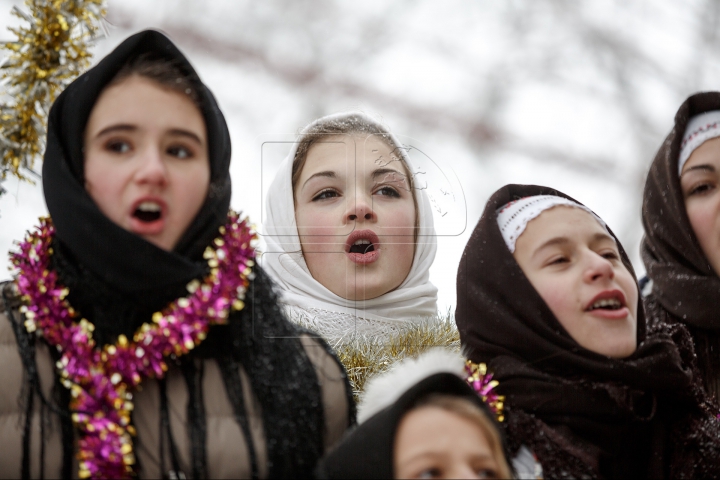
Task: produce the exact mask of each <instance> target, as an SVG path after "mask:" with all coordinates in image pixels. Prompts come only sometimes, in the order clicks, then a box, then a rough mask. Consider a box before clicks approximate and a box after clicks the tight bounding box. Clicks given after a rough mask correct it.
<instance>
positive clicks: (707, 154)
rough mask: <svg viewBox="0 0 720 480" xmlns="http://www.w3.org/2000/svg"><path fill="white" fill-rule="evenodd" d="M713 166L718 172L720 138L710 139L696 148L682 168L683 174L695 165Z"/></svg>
mask: <svg viewBox="0 0 720 480" xmlns="http://www.w3.org/2000/svg"><path fill="white" fill-rule="evenodd" d="M708 164H709V165H713V166H715V167H716V171H720V168H717V167H718V166H720V137H716V138H711V139H710V140H707V141H706V142H704V143H703V144H702V145H700V146H699V147H697V148H696V149H695V150H694V151H693V152H692V154H691V155H690V158H688V161H687V162H686V163H685V165H684V166H683V172H684V171H686V170H687V169H688V168H690V167H694V166H697V165H708Z"/></svg>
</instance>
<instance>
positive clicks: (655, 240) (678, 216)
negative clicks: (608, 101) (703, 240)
mask: <svg viewBox="0 0 720 480" xmlns="http://www.w3.org/2000/svg"><path fill="white" fill-rule="evenodd" d="M711 110H720V92H704V93H698V94H695V95H693V96H691V97H689V98H688V99H687V100H685V102H683V104H682V105H681V106H680V108H679V109H678V112H677V114H676V115H675V126H674V127H673V129H672V131H671V132H670V134H669V135H668V136H667V138H666V139H665V142H663V144H662V146H661V147H660V150H659V151H658V153H657V155H656V156H655V160H654V161H653V163H652V166H651V167H650V172H649V173H648V177H647V182H646V183H645V192H644V194H643V212H642V213H643V227H644V228H645V237H644V238H643V242H642V247H641V251H642V259H643V262H644V263H645V267H646V268H647V273H648V277H650V279H652V281H653V287H652V294H651V295H650V297H649V298H648V299H647V303H648V313H649V314H651V315H652V317H653V318H651V320H660V321H663V320H664V321H674V322H681V323H684V324H686V325H688V327H689V329H690V332H691V333H692V335H693V338H694V340H695V347H696V351H697V354H698V357H699V365H700V369H701V371H702V375H703V377H704V379H705V382H706V386H707V387H710V388H713V390H715V388H714V387H715V385H714V383H715V382H717V380H718V379H719V377H720V339H719V338H720V277H718V274H717V273H716V272H715V270H714V269H713V267H712V266H711V265H710V262H708V259H707V258H706V257H705V254H704V253H703V251H702V248H701V247H700V244H699V243H698V240H697V238H696V237H695V233H694V232H693V229H692V226H691V225H690V220H689V219H688V216H687V211H686V210H685V199H684V198H683V193H682V189H681V187H680V177H679V174H678V159H679V156H680V146H681V143H682V138H683V135H684V134H685V128H686V127H687V124H688V121H689V120H690V119H691V118H692V117H694V116H695V115H699V114H701V113H704V112H708V111H711ZM715 393H716V394H717V393H718V392H717V391H716V392H715Z"/></svg>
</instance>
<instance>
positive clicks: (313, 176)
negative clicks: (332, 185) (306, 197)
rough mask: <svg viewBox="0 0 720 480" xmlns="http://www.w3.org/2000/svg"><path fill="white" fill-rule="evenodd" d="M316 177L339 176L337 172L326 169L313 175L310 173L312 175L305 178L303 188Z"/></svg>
mask: <svg viewBox="0 0 720 480" xmlns="http://www.w3.org/2000/svg"><path fill="white" fill-rule="evenodd" d="M315 177H327V178H337V174H336V173H335V172H333V171H332V170H325V171H322V172H317V173H313V174H312V175H310V177H308V179H307V180H305V183H303V186H302V188H305V185H307V183H308V182H309V181H310V180H312V179H313V178H315Z"/></svg>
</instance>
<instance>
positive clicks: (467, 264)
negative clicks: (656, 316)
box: [455, 185, 694, 476]
mask: <svg viewBox="0 0 720 480" xmlns="http://www.w3.org/2000/svg"><path fill="white" fill-rule="evenodd" d="M534 195H555V196H559V197H563V198H567V199H570V200H572V201H574V202H577V201H576V200H574V199H572V198H570V197H568V196H567V195H565V194H563V193H561V192H558V191H556V190H553V189H550V188H547V187H539V186H533V185H507V186H505V187H503V188H501V189H500V190H498V191H497V192H495V194H494V195H493V196H492V197H491V198H490V200H489V201H488V203H487V206H486V208H485V211H484V213H483V215H482V217H481V219H480V221H479V223H478V225H477V227H476V228H475V230H474V232H473V234H472V235H471V237H470V240H469V241H468V244H467V246H466V248H465V251H464V253H463V256H462V259H461V261H460V267H459V271H458V280H457V299H458V306H457V310H456V313H455V320H456V322H457V325H458V329H459V331H460V338H461V343H462V345H463V348H464V349H465V350H466V351H467V352H468V356H469V358H470V359H471V360H472V361H474V362H485V363H487V364H488V367H489V369H490V371H492V372H493V373H494V375H495V379H497V380H498V381H499V382H500V385H499V387H498V392H499V393H503V394H505V395H506V396H507V400H506V406H507V408H508V409H509V412H512V411H515V412H521V413H523V414H529V415H531V416H534V417H535V418H536V419H539V420H540V421H541V422H543V423H544V424H546V425H550V426H555V427H559V428H560V429H561V430H569V431H570V432H571V434H572V435H573V436H577V437H579V438H581V439H583V440H584V441H585V442H586V443H588V444H590V445H594V446H596V447H598V448H599V452H596V454H599V458H600V462H601V465H600V466H599V469H600V471H599V472H598V470H597V469H595V468H589V469H587V470H583V465H582V462H581V464H579V465H575V466H573V465H572V462H570V461H569V460H568V461H567V462H566V461H565V460H564V459H561V458H547V457H545V458H543V457H542V456H541V455H542V452H539V451H536V453H538V455H539V456H541V458H540V461H541V463H542V464H543V467H544V468H546V472H545V473H546V474H548V475H549V476H558V475H564V474H567V472H572V475H575V476H582V475H591V476H592V475H593V472H594V474H595V475H598V474H602V475H610V476H612V475H618V474H620V472H622V473H624V474H625V475H627V474H629V473H633V472H634V473H638V474H644V472H645V471H646V468H648V463H649V462H650V460H649V459H650V457H651V456H652V454H653V452H652V450H651V449H652V447H651V445H650V441H651V438H652V437H653V435H654V433H653V430H654V428H655V427H654V426H653V423H654V419H656V418H657V417H658V415H659V413H658V412H659V409H660V408H659V405H658V400H659V399H660V398H661V397H662V398H665V399H667V400H668V401H672V402H675V401H677V402H680V403H682V404H684V403H685V402H686V399H685V396H686V395H689V392H690V390H692V388H691V387H692V378H693V376H692V370H691V367H690V366H688V365H687V364H686V363H687V362H686V361H685V360H684V359H683V358H681V356H680V353H679V351H678V349H677V348H676V346H675V344H674V343H673V339H672V338H670V336H669V335H654V336H649V335H647V333H646V328H645V318H644V315H643V310H642V306H641V305H639V306H638V311H637V325H638V330H637V335H638V336H637V340H638V347H637V350H636V351H635V353H633V354H632V355H631V356H630V357H628V358H625V359H613V358H609V357H606V356H604V355H600V354H598V353H594V352H591V351H589V350H587V349H585V348H583V347H581V346H580V345H579V344H578V343H577V342H576V341H575V340H573V339H572V338H571V337H570V335H569V334H568V333H567V332H566V331H565V329H564V328H563V327H562V326H561V324H560V323H559V321H558V320H557V319H556V318H555V316H554V315H553V313H552V311H551V310H550V308H549V307H548V306H547V304H546V303H545V302H544V301H543V299H542V298H541V297H540V295H539V294H538V292H537V291H536V290H535V289H534V288H533V286H532V284H531V283H530V281H529V280H528V279H527V277H526V276H525V274H524V273H523V271H522V270H521V268H520V266H519V265H518V264H517V262H516V261H515V259H514V257H513V255H512V254H511V253H510V251H509V249H508V248H507V245H506V244H505V241H504V240H503V238H502V234H501V232H500V229H499V227H498V223H497V211H498V209H500V208H501V207H502V206H504V205H505V204H506V203H508V202H510V201H512V200H517V199H520V198H523V197H529V196H534ZM578 203H579V202H578ZM610 233H611V234H612V232H610ZM612 235H613V237H614V238H615V240H616V242H617V245H618V249H619V251H620V255H621V257H622V262H623V264H624V265H625V266H626V267H627V268H628V270H629V271H630V272H631V273H632V274H633V276H634V272H633V268H632V265H631V264H630V260H629V259H628V257H627V254H626V253H625V251H624V250H623V248H622V246H621V245H620V242H619V240H618V239H617V238H616V237H615V236H614V234H612ZM671 399H672V400H671ZM692 401H694V400H687V402H690V403H692ZM684 408H685V410H687V407H684ZM509 417H510V420H509V423H510V424H512V423H513V421H514V419H513V418H512V417H513V416H512V414H510V415H509ZM520 417H522V415H520V416H516V417H515V420H517V419H518V418H520ZM525 418H526V417H525ZM532 428H535V427H532ZM510 430H512V428H510ZM510 430H509V431H510ZM516 433H517V432H516ZM525 433H528V432H525ZM528 435H529V433H528ZM509 436H510V437H512V436H513V434H510V433H509ZM516 437H517V435H516ZM529 438H530V437H528V438H525V439H519V438H515V441H516V442H520V444H522V443H523V442H530V440H529ZM510 441H511V443H512V441H513V439H512V438H510ZM569 443H572V442H569ZM515 445H516V446H517V445H518V444H517V443H516V444H515ZM535 449H536V450H542V448H541V447H540V446H538V445H536V446H535ZM596 456H597V455H596ZM604 458H605V459H606V460H603V459H604ZM603 465H604V466H603Z"/></svg>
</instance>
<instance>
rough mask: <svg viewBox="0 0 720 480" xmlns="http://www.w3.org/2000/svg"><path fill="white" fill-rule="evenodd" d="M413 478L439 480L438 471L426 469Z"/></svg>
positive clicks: (436, 469) (437, 469)
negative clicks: (433, 479) (435, 479)
mask: <svg viewBox="0 0 720 480" xmlns="http://www.w3.org/2000/svg"><path fill="white" fill-rule="evenodd" d="M415 478H440V469H439V468H427V469H425V470H423V471H421V472H419V473H418V474H417V476H416V477H415Z"/></svg>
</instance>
